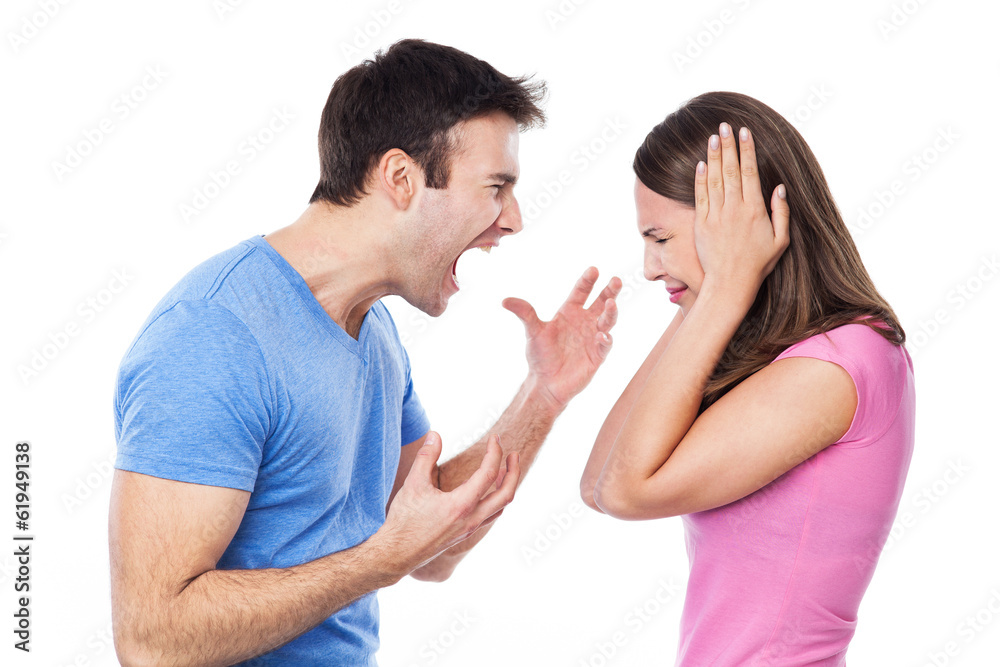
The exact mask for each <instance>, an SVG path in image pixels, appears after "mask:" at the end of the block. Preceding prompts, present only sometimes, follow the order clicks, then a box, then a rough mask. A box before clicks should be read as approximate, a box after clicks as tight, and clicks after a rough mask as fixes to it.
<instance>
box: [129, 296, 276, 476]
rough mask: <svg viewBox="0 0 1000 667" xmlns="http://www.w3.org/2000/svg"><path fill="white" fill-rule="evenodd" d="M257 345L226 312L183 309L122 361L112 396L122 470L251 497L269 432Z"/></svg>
mask: <svg viewBox="0 0 1000 667" xmlns="http://www.w3.org/2000/svg"><path fill="white" fill-rule="evenodd" d="M270 404H271V394H270V389H269V383H268V378H267V370H266V366H265V361H264V358H263V355H262V354H261V351H260V347H259V346H258V345H257V341H256V340H255V338H254V337H253V335H252V334H251V332H250V331H249V329H247V327H246V325H245V324H244V323H243V322H242V321H241V320H240V319H239V318H237V317H236V316H235V315H234V314H233V313H232V312H231V311H229V310H228V309H226V308H224V307H221V306H217V305H213V304H211V303H210V302H207V301H180V302H178V303H176V304H175V305H174V306H172V307H171V308H169V309H168V310H166V311H165V312H163V313H162V314H160V315H159V316H158V317H156V318H155V319H153V320H152V321H151V322H150V323H149V324H148V326H147V327H146V328H145V329H144V330H143V331H142V332H141V333H140V334H139V336H138V337H137V338H136V340H135V342H134V343H133V344H132V347H131V348H130V349H129V351H128V352H127V353H126V354H125V357H124V358H123V359H122V362H121V365H120V366H119V369H118V378H117V388H116V393H115V433H116V436H117V440H118V453H117V458H116V460H115V467H116V468H119V469H121V470H129V471H132V472H139V473H143V474H147V475H152V476H154V477H162V478H166V479H173V480H178V481H182V482H192V483H196V484H208V485H212V486H223V487H229V488H234V489H242V490H244V491H252V490H253V488H254V484H255V482H256V479H257V470H258V468H259V466H260V462H261V458H262V454H263V451H264V442H265V440H266V438H267V434H268V432H269V430H270V419H269V414H270V410H269V406H270Z"/></svg>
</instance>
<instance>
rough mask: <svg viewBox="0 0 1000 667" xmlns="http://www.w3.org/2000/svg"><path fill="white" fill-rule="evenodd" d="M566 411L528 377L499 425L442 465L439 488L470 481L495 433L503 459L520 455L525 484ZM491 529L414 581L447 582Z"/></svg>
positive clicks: (417, 573) (451, 551)
mask: <svg viewBox="0 0 1000 667" xmlns="http://www.w3.org/2000/svg"><path fill="white" fill-rule="evenodd" d="M564 408H565V406H560V405H557V404H556V403H555V402H554V401H553V400H552V399H551V397H550V396H548V395H546V394H545V393H544V392H543V391H542V390H541V389H540V387H539V386H538V384H537V383H536V382H535V380H534V379H533V378H531V377H529V378H528V379H526V380H525V381H524V382H523V383H522V384H521V387H520V389H518V392H517V395H516V396H514V400H512V401H511V403H510V405H509V406H508V407H507V409H506V410H504V412H503V414H502V415H500V418H499V419H498V420H497V423H496V424H495V425H494V426H493V428H491V429H490V430H489V431H488V432H487V434H486V435H485V436H483V438H482V439H480V440H479V441H478V442H476V443H475V444H474V445H471V446H469V447H468V448H467V449H466V450H464V451H463V452H461V453H460V454H457V455H456V456H455V457H454V458H451V459H449V460H448V461H446V462H445V463H443V464H441V466H440V467H439V468H438V486H439V488H440V489H441V490H442V491H451V490H452V489H454V488H455V487H457V486H459V485H460V484H462V483H463V482H464V481H465V480H467V479H469V477H470V476H471V475H472V473H473V472H475V471H476V469H477V468H478V467H479V463H480V462H481V461H482V460H483V455H484V454H485V453H486V443H487V442H488V441H489V438H490V436H491V435H493V434H494V433H497V434H499V435H500V446H501V447H502V448H503V452H504V457H506V456H507V454H509V453H510V452H517V453H518V456H519V463H520V467H521V478H520V481H523V480H524V474H525V473H526V472H527V470H528V468H530V467H531V464H532V462H533V461H534V460H535V456H536V455H537V454H538V450H539V449H540V448H541V446H542V443H543V442H545V438H546V437H548V435H549V432H550V431H551V430H552V425H553V424H554V423H555V420H556V418H557V417H558V416H559V415H560V414H561V413H562V411H563V409H564ZM520 481H518V484H520ZM492 525H493V524H492V523H491V524H488V525H486V526H483V527H482V528H480V529H479V530H477V531H476V532H475V533H473V534H472V535H471V536H469V537H468V538H466V539H465V540H463V541H461V542H459V543H458V544H456V545H455V546H453V547H451V548H450V549H448V550H447V551H444V552H443V553H441V555H439V556H438V557H437V558H435V559H434V560H432V561H431V562H429V563H427V564H426V565H424V566H423V567H422V568H420V569H419V570H416V571H415V572H414V573H413V575H414V577H416V578H418V579H428V580H441V579H445V578H447V576H448V575H450V574H451V571H452V570H453V569H454V568H455V566H456V565H457V564H458V562H459V561H461V560H462V558H464V557H465V554H466V553H468V551H469V550H470V549H472V547H474V546H476V544H478V543H479V541H480V540H482V539H483V537H484V536H485V535H486V533H487V532H489V529H490V528H491V527H492Z"/></svg>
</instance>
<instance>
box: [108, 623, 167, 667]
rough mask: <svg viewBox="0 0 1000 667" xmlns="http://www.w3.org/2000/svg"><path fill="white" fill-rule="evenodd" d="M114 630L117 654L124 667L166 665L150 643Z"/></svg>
mask: <svg viewBox="0 0 1000 667" xmlns="http://www.w3.org/2000/svg"><path fill="white" fill-rule="evenodd" d="M119 625H120V624H116V625H115V628H114V639H115V653H116V654H117V655H118V662H119V664H121V666H122V667H153V666H154V665H162V664H164V662H163V660H162V656H160V655H159V654H158V652H157V651H155V650H154V649H153V647H152V646H150V645H149V643H148V642H143V641H141V640H136V639H135V638H134V637H133V636H130V635H129V633H128V632H126V631H124V630H121V629H119Z"/></svg>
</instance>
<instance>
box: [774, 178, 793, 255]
mask: <svg viewBox="0 0 1000 667" xmlns="http://www.w3.org/2000/svg"><path fill="white" fill-rule="evenodd" d="M790 217H791V213H790V211H789V208H788V193H787V192H786V191H785V186H784V185H779V186H778V187H776V188H775V189H774V193H773V194H772V195H771V225H772V226H773V227H774V242H775V245H776V246H778V247H780V248H781V249H782V250H784V249H785V248H787V247H788V241H789V237H788V220H789V218H790Z"/></svg>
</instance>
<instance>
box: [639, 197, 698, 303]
mask: <svg viewBox="0 0 1000 667" xmlns="http://www.w3.org/2000/svg"><path fill="white" fill-rule="evenodd" d="M635 210H636V218H637V220H638V224H639V234H641V235H642V242H643V244H644V245H643V272H644V274H645V276H646V280H662V281H663V282H664V283H665V284H666V288H667V291H668V292H670V295H671V296H670V300H671V301H673V302H674V303H676V304H677V305H679V306H680V308H681V311H682V312H683V313H684V314H685V315H686V314H687V312H688V309H690V308H691V305H692V304H693V303H694V300H695V299H696V298H697V296H698V291H699V290H700V289H701V283H702V281H703V280H704V279H705V272H704V271H703V270H702V268H701V262H700V261H699V260H698V253H697V251H696V250H695V245H694V218H695V211H694V209H693V208H691V207H689V206H685V205H684V204H681V203H680V202H677V201H675V200H673V199H667V198H666V197H664V196H663V195H659V194H657V193H655V192H653V191H652V190H650V189H649V188H647V187H646V186H645V185H643V184H642V181H640V180H639V179H638V178H637V179H635Z"/></svg>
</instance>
